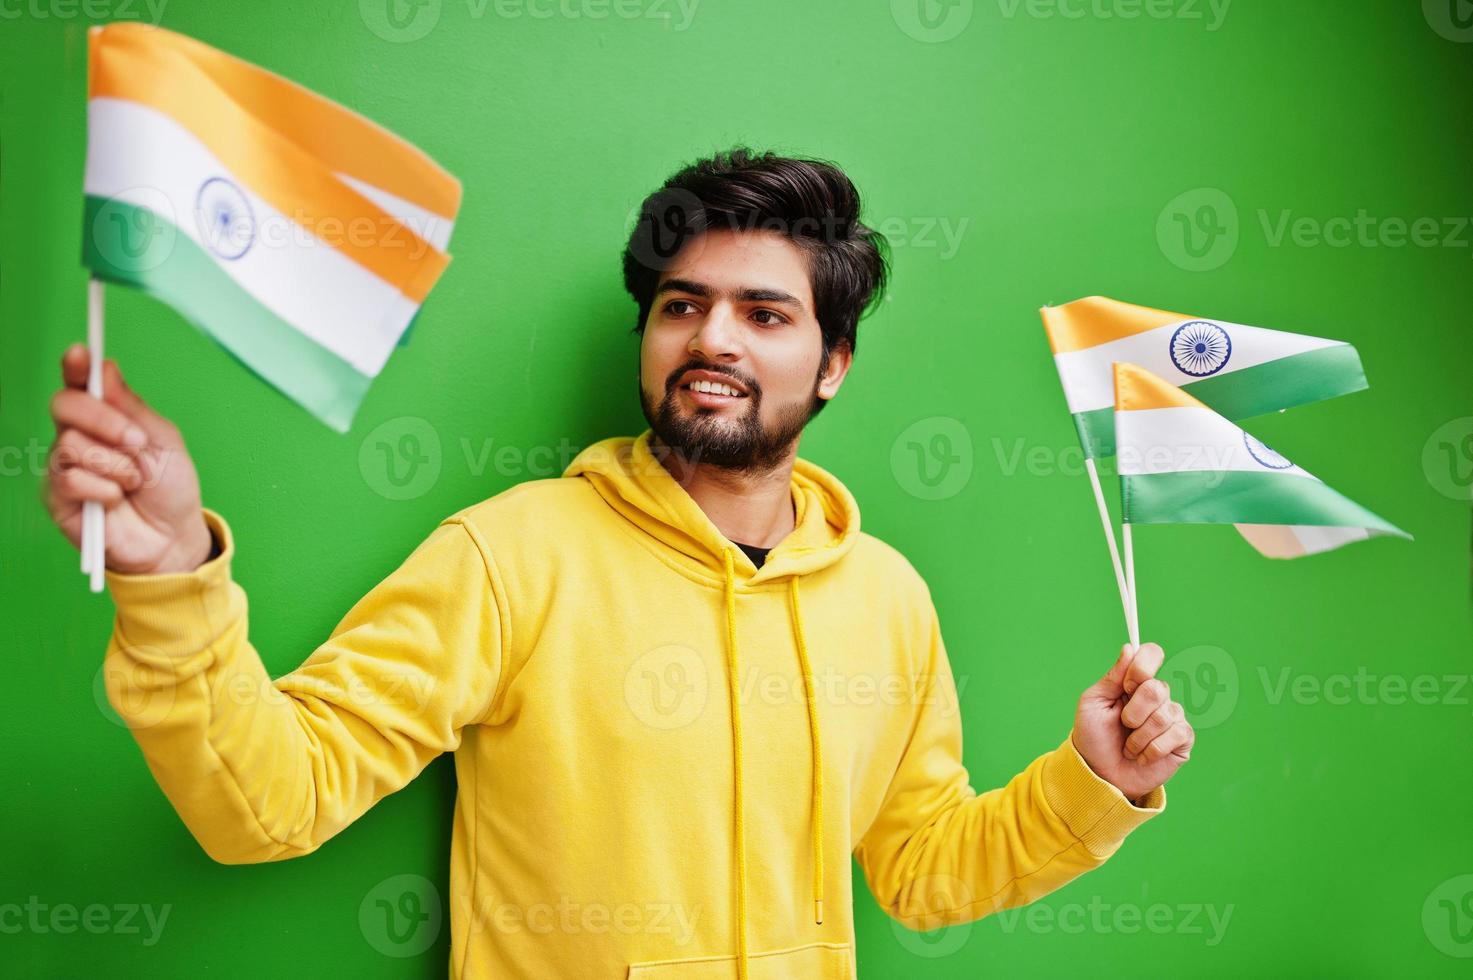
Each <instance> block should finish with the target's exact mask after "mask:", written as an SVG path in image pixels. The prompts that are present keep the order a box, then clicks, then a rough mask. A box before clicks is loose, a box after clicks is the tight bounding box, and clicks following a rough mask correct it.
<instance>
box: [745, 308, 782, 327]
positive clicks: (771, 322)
mask: <svg viewBox="0 0 1473 980" xmlns="http://www.w3.org/2000/svg"><path fill="white" fill-rule="evenodd" d="M752 315H753V316H770V317H773V318H774V319H771V320H763V321H761V323H762V325H763V326H764V327H770V326H775V325H776V324H779V323H786V322H787V321H786V320H785V319H784V318H783V316H782V314H780V313H775V312H773V311H772V310H757V311H755V312H753V314H752Z"/></svg>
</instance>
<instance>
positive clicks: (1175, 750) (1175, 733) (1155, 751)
mask: <svg viewBox="0 0 1473 980" xmlns="http://www.w3.org/2000/svg"><path fill="white" fill-rule="evenodd" d="M1196 741H1197V733H1196V732H1195V731H1194V730H1193V729H1192V726H1191V725H1190V724H1188V723H1187V722H1186V721H1185V720H1183V721H1178V722H1177V723H1176V724H1174V725H1172V726H1171V727H1170V728H1168V729H1166V731H1164V732H1162V733H1161V734H1160V735H1158V736H1156V738H1155V739H1154V740H1153V741H1152V742H1151V744H1150V745H1147V746H1146V747H1145V749H1144V751H1142V752H1141V754H1140V755H1138V756H1136V758H1135V761H1136V762H1138V763H1140V764H1141V765H1147V766H1148V765H1151V764H1152V763H1154V762H1160V761H1161V760H1162V759H1165V758H1166V757H1168V756H1172V755H1174V756H1177V757H1178V758H1180V759H1182V760H1183V761H1185V760H1186V759H1188V758H1190V757H1191V755H1192V746H1193V745H1194V744H1195V743H1196Z"/></svg>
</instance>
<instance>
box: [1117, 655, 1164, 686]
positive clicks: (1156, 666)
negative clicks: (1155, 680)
mask: <svg viewBox="0 0 1473 980" xmlns="http://www.w3.org/2000/svg"><path fill="white" fill-rule="evenodd" d="M1165 660H1166V653H1165V652H1164V651H1163V650H1162V649H1161V648H1160V647H1159V646H1157V645H1156V644H1154V643H1142V644H1141V646H1140V649H1139V650H1137V651H1136V654H1135V657H1134V658H1132V659H1131V661H1130V666H1129V667H1127V668H1126V671H1125V680H1124V682H1123V684H1124V687H1125V693H1126V694H1132V695H1133V694H1135V689H1136V688H1137V687H1140V686H1141V684H1142V683H1144V682H1145V681H1147V680H1149V679H1151V678H1152V677H1155V676H1156V671H1158V670H1160V669H1161V664H1162V663H1163V662H1164V661H1165Z"/></svg>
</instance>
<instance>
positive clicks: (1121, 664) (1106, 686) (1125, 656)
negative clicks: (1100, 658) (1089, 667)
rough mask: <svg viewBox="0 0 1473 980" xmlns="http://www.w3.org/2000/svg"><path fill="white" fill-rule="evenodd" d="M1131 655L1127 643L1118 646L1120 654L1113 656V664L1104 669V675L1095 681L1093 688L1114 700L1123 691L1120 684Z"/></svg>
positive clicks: (1106, 697)
mask: <svg viewBox="0 0 1473 980" xmlns="http://www.w3.org/2000/svg"><path fill="white" fill-rule="evenodd" d="M1131 656H1132V652H1131V647H1130V644H1129V643H1127V644H1125V645H1124V646H1122V647H1121V648H1120V656H1118V657H1116V658H1115V663H1114V665H1113V666H1111V667H1110V669H1109V670H1107V671H1105V676H1104V677H1101V678H1100V679H1099V681H1097V682H1096V683H1095V689H1096V690H1097V691H1098V692H1099V694H1100V696H1101V697H1103V698H1105V699H1106V700H1107V701H1114V700H1115V699H1116V698H1118V697H1120V695H1121V694H1124V693H1125V689H1124V688H1123V687H1122V686H1121V684H1122V682H1124V680H1125V668H1126V667H1127V666H1128V665H1129V664H1130V658H1131Z"/></svg>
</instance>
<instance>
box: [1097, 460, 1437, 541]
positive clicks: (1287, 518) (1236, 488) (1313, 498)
mask: <svg viewBox="0 0 1473 980" xmlns="http://www.w3.org/2000/svg"><path fill="white" fill-rule="evenodd" d="M1120 483H1121V500H1122V504H1123V508H1124V512H1125V519H1126V521H1127V522H1129V523H1131V524H1311V525H1320V526H1328V527H1363V528H1365V529H1366V530H1368V531H1373V532H1377V531H1379V532H1383V533H1386V534H1394V535H1396V536H1397V537H1402V538H1405V537H1410V535H1408V534H1407V533H1406V532H1404V531H1402V530H1400V529H1399V528H1397V527H1395V526H1393V525H1391V524H1388V523H1387V522H1386V521H1384V520H1382V519H1381V518H1379V517H1377V516H1376V515H1375V514H1373V513H1371V512H1370V511H1368V510H1366V509H1365V508H1364V507H1362V506H1361V505H1360V504H1357V503H1356V502H1355V501H1353V500H1349V499H1347V498H1345V497H1343V496H1341V495H1340V494H1339V493H1336V492H1335V491H1334V490H1332V489H1330V488H1329V487H1328V486H1326V485H1325V484H1323V483H1321V482H1320V481H1319V480H1314V479H1310V478H1308V477H1303V476H1291V475H1289V474H1287V473H1271V472H1262V473H1260V472H1254V471H1252V470H1189V471H1187V472H1182V473H1149V474H1144V475H1139V476H1125V477H1121V480H1120Z"/></svg>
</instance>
